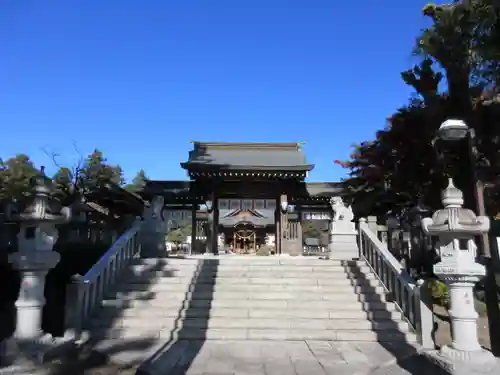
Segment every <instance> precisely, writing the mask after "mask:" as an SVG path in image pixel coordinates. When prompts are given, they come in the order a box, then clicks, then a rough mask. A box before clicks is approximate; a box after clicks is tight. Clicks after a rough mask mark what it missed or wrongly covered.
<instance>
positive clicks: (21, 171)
mask: <svg viewBox="0 0 500 375" xmlns="http://www.w3.org/2000/svg"><path fill="white" fill-rule="evenodd" d="M37 173H38V171H37V169H36V168H35V166H34V164H33V162H32V161H31V160H30V158H29V156H27V155H25V154H18V155H16V156H15V157H12V158H9V159H7V160H6V161H5V162H3V161H2V162H0V199H3V200H21V199H22V198H23V197H25V196H27V195H29V194H30V193H31V188H30V180H31V178H32V177H34V176H35V175H36V174H37Z"/></svg>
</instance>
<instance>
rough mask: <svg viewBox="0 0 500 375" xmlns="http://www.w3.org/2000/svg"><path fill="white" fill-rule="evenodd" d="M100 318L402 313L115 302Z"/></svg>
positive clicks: (394, 316) (394, 314)
mask: <svg viewBox="0 0 500 375" xmlns="http://www.w3.org/2000/svg"><path fill="white" fill-rule="evenodd" d="M97 316H98V317H101V316H102V317H104V318H108V317H109V316H112V317H120V316H121V317H138V318H141V319H161V318H164V317H166V318H179V319H181V318H210V317H216V318H226V319H231V318H279V319H351V320H353V319H361V320H365V319H367V320H375V321H377V320H386V319H391V320H394V321H400V320H401V319H402V315H401V312H400V311H397V310H395V311H384V310H373V311H363V310H362V309H356V310H352V309H344V310H342V309H334V310H310V309H304V308H303V307H302V309H293V310H289V309H257V308H247V309H244V308H239V307H233V308H223V307H212V308H210V309H197V308H191V307H190V308H188V309H178V308H177V307H176V306H172V307H171V308H164V307H152V306H142V307H133V308H121V307H116V306H113V305H112V304H105V305H104V306H103V308H102V309H101V310H99V311H98V313H97Z"/></svg>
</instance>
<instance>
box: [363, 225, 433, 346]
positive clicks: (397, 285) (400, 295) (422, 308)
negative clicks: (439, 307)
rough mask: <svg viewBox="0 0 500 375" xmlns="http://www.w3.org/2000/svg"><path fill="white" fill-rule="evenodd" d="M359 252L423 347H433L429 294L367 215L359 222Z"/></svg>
mask: <svg viewBox="0 0 500 375" xmlns="http://www.w3.org/2000/svg"><path fill="white" fill-rule="evenodd" d="M359 255H360V258H361V259H363V260H365V261H366V262H367V263H368V264H369V266H370V267H371V268H372V270H373V271H374V272H375V274H376V275H377V276H378V278H379V279H380V281H381V282H382V283H383V284H384V286H385V287H386V289H387V290H388V292H389V293H391V295H392V297H393V298H394V302H395V303H396V304H397V305H398V306H399V308H400V309H401V312H402V314H403V315H404V317H405V319H406V320H407V321H408V323H409V324H411V326H412V327H413V328H414V329H415V331H416V332H417V335H418V336H419V341H420V344H421V345H422V346H423V347H425V348H432V347H434V342H433V339H432V337H431V332H432V328H433V318H432V308H431V304H430V301H429V300H430V298H429V296H428V293H427V288H425V286H424V284H423V283H422V282H416V281H415V280H414V279H412V277H411V276H410V275H409V274H408V272H407V271H406V270H405V269H404V268H403V266H402V265H401V263H400V262H399V261H398V260H397V259H396V258H395V257H394V256H393V255H392V254H391V253H390V251H389V250H388V249H387V245H386V244H384V243H382V242H381V241H380V240H379V239H378V238H377V235H376V234H375V232H374V231H373V230H372V228H370V227H369V223H368V222H367V220H366V219H361V220H360V222H359Z"/></svg>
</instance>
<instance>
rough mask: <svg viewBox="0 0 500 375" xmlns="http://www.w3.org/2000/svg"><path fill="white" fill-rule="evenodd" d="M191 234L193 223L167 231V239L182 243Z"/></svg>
mask: <svg viewBox="0 0 500 375" xmlns="http://www.w3.org/2000/svg"><path fill="white" fill-rule="evenodd" d="M190 235H191V225H190V224H186V225H183V226H181V227H178V228H175V229H172V230H171V231H170V232H168V233H167V240H168V241H170V242H175V243H181V242H186V239H187V237H188V236H190Z"/></svg>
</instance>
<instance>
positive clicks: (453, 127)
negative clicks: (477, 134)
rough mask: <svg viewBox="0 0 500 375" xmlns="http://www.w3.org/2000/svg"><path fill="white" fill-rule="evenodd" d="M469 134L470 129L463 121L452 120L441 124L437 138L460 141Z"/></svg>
mask: <svg viewBox="0 0 500 375" xmlns="http://www.w3.org/2000/svg"><path fill="white" fill-rule="evenodd" d="M468 132H469V127H468V126H467V124H466V123H465V122H464V121H462V120H455V119H450V120H446V121H445V122H443V123H442V124H441V126H440V127H439V129H438V131H437V136H438V138H439V139H441V140H443V141H459V140H461V139H464V138H465V137H466V136H467V133H468Z"/></svg>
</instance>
